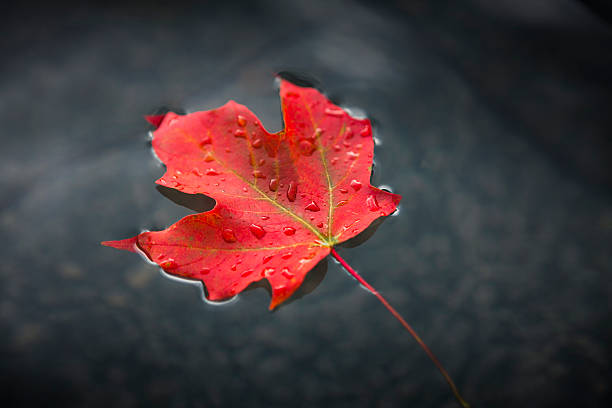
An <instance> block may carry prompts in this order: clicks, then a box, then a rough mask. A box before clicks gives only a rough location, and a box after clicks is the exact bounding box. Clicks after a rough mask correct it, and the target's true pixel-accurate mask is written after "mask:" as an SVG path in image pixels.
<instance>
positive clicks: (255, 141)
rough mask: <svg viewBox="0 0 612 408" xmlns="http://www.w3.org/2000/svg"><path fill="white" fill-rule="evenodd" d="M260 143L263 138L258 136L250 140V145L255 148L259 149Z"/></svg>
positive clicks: (261, 143)
mask: <svg viewBox="0 0 612 408" xmlns="http://www.w3.org/2000/svg"><path fill="white" fill-rule="evenodd" d="M262 145H263V140H261V139H260V138H257V139H255V140H253V141H252V142H251V146H253V147H254V148H256V149H259V148H260V147H261V146H262Z"/></svg>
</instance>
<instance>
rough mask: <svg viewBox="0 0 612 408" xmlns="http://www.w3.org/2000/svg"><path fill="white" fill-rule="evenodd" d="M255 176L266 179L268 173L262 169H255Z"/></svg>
mask: <svg viewBox="0 0 612 408" xmlns="http://www.w3.org/2000/svg"><path fill="white" fill-rule="evenodd" d="M253 177H255V178H261V179H264V178H266V175H265V174H263V172H262V171H261V170H253Z"/></svg>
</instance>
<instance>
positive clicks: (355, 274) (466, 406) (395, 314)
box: [331, 248, 470, 408]
mask: <svg viewBox="0 0 612 408" xmlns="http://www.w3.org/2000/svg"><path fill="white" fill-rule="evenodd" d="M331 254H332V256H333V257H334V258H336V259H337V260H338V262H340V264H341V265H342V266H343V267H344V269H346V270H347V271H348V273H350V274H351V276H352V277H354V278H355V279H357V281H358V282H359V283H361V284H362V285H363V286H365V287H366V289H368V290H369V291H370V292H372V294H373V295H374V296H376V297H377V298H378V300H380V302H381V303H382V304H383V305H384V306H385V307H386V308H387V310H389V312H391V314H392V315H393V317H395V318H396V319H397V320H398V321H399V322H400V323H401V324H402V326H404V328H405V329H406V330H407V331H408V333H410V335H411V336H412V337H413V338H414V339H415V340H416V342H417V343H419V346H421V348H422V349H423V350H424V351H425V353H426V354H427V355H428V356H429V358H430V359H431V361H432V362H433V363H434V364H435V365H436V367H438V370H440V373H442V376H443V377H444V379H445V380H446V382H447V383H448V385H449V386H450V388H451V390H452V392H453V394H454V395H455V398H456V399H457V401H458V402H459V404H461V406H462V407H464V408H469V407H470V405H469V404H468V403H467V402H465V400H464V399H463V398H462V397H461V395H460V394H459V390H457V387H456V386H455V383H454V382H453V380H452V379H451V378H450V376H449V375H448V373H447V372H446V370H445V369H444V367H443V366H442V364H440V362H439V361H438V359H437V357H436V356H435V355H434V353H433V352H432V351H431V350H430V349H429V347H427V345H426V344H425V343H424V342H423V340H421V337H419V335H418V334H417V333H416V332H415V331H414V329H413V328H412V326H410V325H409V324H408V322H406V320H404V318H403V317H402V316H401V315H400V314H399V313H398V311H397V310H395V309H394V308H393V306H391V305H390V304H389V302H387V300H386V299H385V298H384V297H383V296H382V295H381V294H380V293H378V291H377V290H376V289H374V288H373V287H372V285H370V284H369V283H368V282H366V281H365V280H364V279H363V278H362V277H361V275H359V273H358V272H357V271H356V270H354V269H353V268H351V266H350V265H349V264H348V263H347V262H346V261H345V260H344V259H343V258H342V257H341V256H340V255H339V254H338V252H336V250H335V249H334V248H331Z"/></svg>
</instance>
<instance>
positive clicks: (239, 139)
mask: <svg viewBox="0 0 612 408" xmlns="http://www.w3.org/2000/svg"><path fill="white" fill-rule="evenodd" d="M280 97H281V106H282V113H283V120H284V124H285V128H284V129H283V130H282V131H280V132H278V133H269V132H268V131H266V129H265V128H264V126H263V125H262V124H261V122H260V121H259V119H257V117H256V116H255V114H253V112H251V111H250V110H249V109H248V108H247V107H246V106H243V105H240V104H238V103H236V102H234V101H229V102H228V103H226V104H225V105H223V106H222V107H220V108H217V109H213V110H209V111H204V112H194V113H191V114H188V115H184V116H180V115H177V114H175V113H172V112H169V113H167V114H166V115H155V116H149V117H147V120H148V121H149V122H150V123H151V124H153V125H154V126H155V127H157V130H156V131H155V132H154V133H153V142H152V143H153V149H154V151H155V154H156V155H157V157H159V159H160V160H161V161H162V162H163V163H164V164H165V165H166V172H165V174H164V175H163V176H162V177H161V178H159V179H158V180H157V181H156V183H157V184H160V185H162V186H165V187H170V188H173V189H176V190H179V191H182V192H183V193H188V194H205V195H207V196H209V197H212V198H213V199H214V200H215V201H216V205H215V207H214V208H213V209H212V210H210V211H207V212H203V213H199V214H194V215H189V216H187V217H185V218H183V219H181V220H180V221H178V222H177V223H176V224H174V225H172V226H170V227H169V228H167V229H166V230H163V231H157V232H143V233H141V234H139V235H137V236H135V237H133V238H129V239H124V240H119V241H105V242H102V244H103V245H107V246H110V247H114V248H118V249H123V250H128V251H132V252H142V253H144V254H145V255H146V256H147V257H148V258H149V259H150V260H151V261H153V262H155V263H156V264H158V265H159V266H160V267H161V268H162V269H163V270H164V271H165V272H167V273H169V274H171V275H175V276H179V277H182V278H187V279H192V280H198V281H201V282H203V284H204V285H205V288H206V291H207V297H208V299H209V300H211V301H220V300H223V299H227V298H230V297H233V296H234V295H236V294H238V293H240V292H241V291H243V290H244V289H246V288H247V287H248V286H249V285H250V284H252V283H254V282H258V281H261V280H263V279H266V280H267V281H268V282H269V284H270V287H271V290H272V299H271V301H270V309H274V308H275V307H277V306H278V305H280V304H281V303H282V302H284V301H285V300H286V299H288V298H289V297H290V296H291V295H292V294H293V293H294V292H295V291H296V289H298V287H299V286H300V285H301V284H302V282H303V280H304V277H305V276H306V274H307V273H308V272H309V271H310V270H311V269H312V268H313V267H314V266H315V265H316V264H317V263H318V262H319V261H320V260H321V259H323V258H325V257H326V256H327V255H329V254H330V253H331V254H332V255H333V256H334V257H335V258H336V259H337V260H338V261H339V262H340V263H341V264H342V265H343V266H344V268H345V269H346V270H347V271H348V272H349V273H350V274H351V275H352V276H354V277H355V278H356V279H357V280H358V281H359V282H360V283H361V284H363V285H364V286H365V287H366V288H368V289H369V290H370V291H371V292H372V293H373V294H374V295H376V297H377V298H378V299H379V300H380V301H381V302H382V303H383V304H384V305H385V307H386V308H387V309H388V310H389V311H390V312H391V313H392V314H393V316H394V317H395V318H396V319H398V320H399V321H400V323H401V324H402V325H403V326H404V327H405V328H406V330H408V331H409V332H410V334H411V335H412V336H413V337H414V338H415V339H416V340H417V342H418V343H419V344H420V346H421V347H422V348H423V349H424V350H425V352H426V353H427V354H428V356H429V357H430V358H431V359H432V361H433V362H434V363H435V364H436V366H437V367H438V369H439V370H440V371H441V373H442V375H443V376H444V378H445V379H446V381H447V382H448V383H449V385H450V386H451V389H452V390H453V393H454V394H455V396H456V397H457V399H458V400H459V402H460V403H461V404H462V405H463V406H468V405H467V403H465V401H463V399H461V397H460V396H459V394H458V391H457V389H456V387H455V385H454V383H453V382H452V380H451V379H450V377H449V376H448V374H447V373H446V371H445V370H444V368H443V367H442V366H441V364H440V363H439V362H438V361H437V359H436V357H435V356H434V355H433V353H432V352H431V351H430V350H429V348H428V347H427V346H426V345H425V343H423V341H422V340H421V339H420V338H419V336H418V335H417V334H416V332H414V330H413V329H412V327H411V326H410V325H409V324H408V323H407V322H406V321H405V320H404V319H403V318H402V317H401V315H400V314H399V313H398V312H397V311H396V310H395V309H394V308H393V307H391V306H390V305H389V303H388V302H387V301H386V300H385V299H384V298H383V297H382V295H380V293H378V292H377V291H376V290H375V289H374V288H373V287H372V286H371V285H369V284H368V283H367V282H366V281H365V280H364V279H363V278H362V277H361V276H360V275H359V274H358V273H357V272H356V271H355V270H354V269H353V268H351V267H350V265H348V263H346V261H345V260H344V259H342V258H341V257H340V255H339V254H338V253H337V252H336V251H335V250H334V248H333V247H334V245H337V244H339V243H341V242H344V241H346V240H348V239H351V238H353V237H355V236H356V235H358V234H359V233H361V232H362V231H363V230H365V229H366V228H367V227H368V226H369V225H370V224H371V223H372V222H373V221H374V220H375V219H377V218H379V217H381V216H387V215H389V214H391V213H393V212H394V211H395V209H396V208H397V205H398V203H399V202H400V200H401V196H399V195H397V194H392V193H390V192H387V191H383V190H380V189H378V188H376V187H373V186H372V185H370V174H371V171H372V158H373V151H374V140H373V137H372V125H371V123H370V121H369V120H368V119H357V118H354V117H352V116H351V115H349V114H348V113H347V112H346V111H345V110H344V109H342V108H341V107H339V106H337V105H335V104H333V103H332V102H331V101H329V100H328V99H327V98H326V97H325V96H324V95H323V94H321V93H320V92H319V91H317V90H316V89H314V88H307V87H300V86H297V85H294V84H292V83H290V82H288V81H286V80H281V82H280Z"/></svg>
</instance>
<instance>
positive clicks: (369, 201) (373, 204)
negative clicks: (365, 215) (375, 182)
mask: <svg viewBox="0 0 612 408" xmlns="http://www.w3.org/2000/svg"><path fill="white" fill-rule="evenodd" d="M366 207H368V209H369V210H370V211H376V210H379V209H380V206H379V205H378V201H376V197H375V196H374V195H372V194H370V195H369V196H368V198H366Z"/></svg>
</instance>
